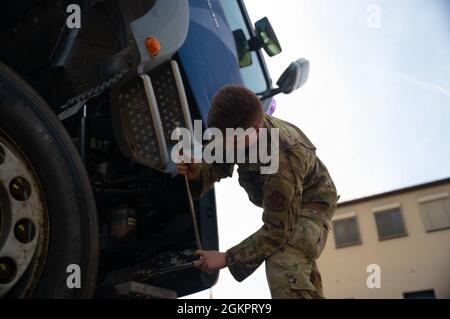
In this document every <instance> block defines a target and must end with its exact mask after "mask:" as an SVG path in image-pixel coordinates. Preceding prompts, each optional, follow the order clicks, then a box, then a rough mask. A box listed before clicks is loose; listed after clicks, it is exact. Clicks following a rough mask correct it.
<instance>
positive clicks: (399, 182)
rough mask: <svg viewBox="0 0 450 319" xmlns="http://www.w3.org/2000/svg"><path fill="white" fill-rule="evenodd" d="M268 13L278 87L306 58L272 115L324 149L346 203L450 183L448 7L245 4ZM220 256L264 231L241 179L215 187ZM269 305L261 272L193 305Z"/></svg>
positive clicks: (407, 1) (382, 1) (354, 0)
mask: <svg viewBox="0 0 450 319" xmlns="http://www.w3.org/2000/svg"><path fill="white" fill-rule="evenodd" d="M245 3H246V6H247V10H248V12H249V15H250V17H251V19H252V21H253V22H255V21H257V20H258V19H260V18H263V17H265V16H267V17H268V18H269V20H270V21H271V24H272V26H273V27H274V29H275V32H276V33H277V36H278V39H279V41H280V43H281V46H282V48H283V52H282V53H281V54H280V55H278V56H275V57H273V58H269V57H267V55H266V56H265V60H266V63H267V65H268V68H269V72H270V74H271V76H272V79H273V82H274V83H276V81H277V79H278V77H279V76H280V75H281V74H282V72H283V71H284V70H285V69H286V68H287V67H288V65H289V64H290V63H291V62H292V61H295V60H297V59H299V58H301V57H303V58H306V59H308V60H309V61H310V63H311V66H310V74H309V80H308V82H307V84H306V85H305V86H303V87H302V88H301V89H300V90H298V91H296V92H294V93H292V94H290V95H280V96H277V97H276V100H277V110H276V111H275V113H274V116H276V117H279V118H281V119H285V120H287V121H289V122H291V123H293V124H295V125H297V126H298V127H300V128H301V129H302V131H303V132H304V133H305V134H306V135H307V136H308V137H309V138H310V139H311V140H312V142H313V143H314V144H315V146H316V147H317V154H318V156H319V157H320V159H321V160H322V161H323V162H324V163H325V165H326V166H327V167H328V170H329V171H330V174H331V176H332V177H333V179H334V181H335V184H336V186H337V189H338V193H339V194H340V195H341V201H343V200H344V201H345V200H350V199H354V198H359V197H363V196H367V195H372V194H377V193H381V192H385V191H389V190H393V189H398V188H402V187H406V186H411V185H415V184H420V183H424V182H429V181H433V180H436V179H441V178H446V177H449V176H450V125H449V124H450V1H449V0H427V1H423V0H396V1H392V0H379V1H366V0H280V1H277V2H276V5H274V3H275V2H274V1H273V0H246V1H245ZM216 201H217V214H218V224H219V238H220V249H221V251H226V250H227V249H228V248H231V247H232V246H234V245H236V244H238V243H239V242H240V241H242V240H243V239H245V238H246V237H248V236H249V235H251V234H252V233H253V232H255V231H256V230H257V229H259V228H260V227H261V226H262V221H261V214H262V209H260V208H258V207H255V206H253V205H252V204H251V203H250V202H249V200H248V197H247V194H246V193H245V191H244V190H243V189H242V188H241V187H240V186H239V184H238V181H237V172H235V175H234V177H233V178H231V179H227V180H223V181H221V182H220V183H219V184H217V185H216ZM211 295H212V297H213V298H225V299H226V298H256V299H258V298H270V293H269V289H268V286H267V282H266V278H265V271H264V265H262V266H261V267H260V268H259V269H258V270H257V271H256V272H255V273H254V274H253V275H252V276H251V277H249V278H247V279H246V280H245V281H244V282H242V283H238V282H236V281H235V280H234V279H233V277H232V276H231V274H230V273H229V271H228V270H227V269H224V270H222V271H221V273H220V277H219V281H218V283H217V285H216V286H214V288H213V289H212V291H205V292H201V293H198V294H195V295H191V296H189V297H188V298H209V297H210V296H211Z"/></svg>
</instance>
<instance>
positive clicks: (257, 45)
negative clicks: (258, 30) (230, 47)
mask: <svg viewBox="0 0 450 319" xmlns="http://www.w3.org/2000/svg"><path fill="white" fill-rule="evenodd" d="M248 46H249V48H250V50H251V51H258V50H259V49H261V48H262V47H264V41H263V40H262V39H261V38H260V37H251V38H250V39H249V40H248Z"/></svg>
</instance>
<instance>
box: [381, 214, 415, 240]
mask: <svg viewBox="0 0 450 319" xmlns="http://www.w3.org/2000/svg"><path fill="white" fill-rule="evenodd" d="M375 222H376V224H377V231H378V238H379V239H380V240H385V239H391V238H397V237H403V236H406V235H407V233H406V229H405V223H404V222H403V217H402V213H401V211H400V208H393V209H390V210H385V211H381V212H376V213H375Z"/></svg>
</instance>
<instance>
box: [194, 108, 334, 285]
mask: <svg viewBox="0 0 450 319" xmlns="http://www.w3.org/2000/svg"><path fill="white" fill-rule="evenodd" d="M264 126H265V127H266V128H268V129H269V130H270V128H278V129H279V137H280V139H279V169H278V172H277V173H275V174H271V175H262V174H261V173H260V167H261V164H247V163H246V164H239V167H238V173H239V184H240V185H241V186H242V187H243V188H244V189H245V190H246V192H247V194H248V196H249V199H250V200H251V201H252V203H254V204H255V205H257V206H259V207H262V208H263V209H264V211H263V215H262V220H263V222H264V225H263V226H262V227H261V228H260V229H259V230H258V231H257V232H255V233H254V234H253V235H251V236H249V237H248V238H247V239H245V240H244V241H242V242H241V243H240V244H238V245H236V246H234V247H233V248H231V249H229V250H228V251H227V252H226V256H227V265H228V268H229V270H230V272H231V274H232V275H233V277H234V278H235V279H236V280H238V281H242V280H244V279H245V278H247V277H248V276H249V275H251V274H252V273H253V272H254V271H255V270H256V269H257V268H258V267H259V266H260V265H261V263H262V262H263V261H264V260H265V259H267V258H269V257H270V256H271V255H272V254H274V253H276V252H277V251H278V250H279V249H282V247H283V246H284V245H285V244H286V243H288V241H289V236H290V233H291V231H292V228H293V223H295V219H296V217H297V216H300V215H303V216H308V217H311V218H313V219H316V220H318V221H320V222H321V223H322V224H323V225H324V226H326V227H329V226H330V220H331V217H332V216H331V215H332V214H333V212H334V207H335V205H336V202H337V194H336V188H335V186H334V183H333V181H332V179H331V177H330V175H329V173H328V171H327V169H326V167H325V166H324V164H323V163H322V162H321V161H320V160H319V158H318V157H317V156H316V153H315V150H316V149H315V147H314V145H313V144H312V143H311V142H310V141H309V139H308V138H307V137H306V136H305V135H304V134H303V132H302V131H301V130H300V129H299V128H297V127H295V126H294V125H292V124H290V123H288V122H285V121H282V120H280V119H277V118H275V117H272V116H269V115H266V116H265V119H264ZM233 170H234V165H233V164H201V174H202V184H201V190H200V189H198V191H197V192H196V193H195V192H194V196H196V197H199V196H201V195H202V194H204V193H206V192H207V191H209V190H210V189H211V188H212V187H213V185H214V183H215V182H218V181H219V180H221V179H222V178H226V177H231V176H232V174H233Z"/></svg>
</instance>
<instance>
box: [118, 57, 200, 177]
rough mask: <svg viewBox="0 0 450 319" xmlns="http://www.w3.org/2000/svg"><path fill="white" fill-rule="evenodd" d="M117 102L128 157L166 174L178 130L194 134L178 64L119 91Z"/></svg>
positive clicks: (121, 140) (170, 64)
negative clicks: (185, 129)
mask: <svg viewBox="0 0 450 319" xmlns="http://www.w3.org/2000/svg"><path fill="white" fill-rule="evenodd" d="M117 100H118V101H119V103H118V107H117V112H115V114H117V116H118V118H117V120H116V121H115V122H116V123H117V124H118V127H117V131H116V132H118V133H119V145H120V148H121V150H122V151H123V152H124V154H125V155H127V156H128V157H130V158H132V159H133V160H134V161H136V162H138V163H141V164H143V165H145V166H148V167H151V168H155V169H158V170H161V171H166V169H167V167H168V165H169V164H170V163H171V161H170V158H169V153H170V149H171V147H172V145H173V144H175V143H176V141H172V140H171V135H172V132H173V131H174V130H175V129H176V128H178V127H184V128H187V129H188V130H190V131H191V132H192V119H191V115H190V111H189V106H188V102H187V98H186V92H185V89H184V86H183V81H182V78H181V73H180V70H179V67H178V64H177V63H176V61H168V62H166V63H164V64H162V65H161V66H159V67H158V68H156V69H155V70H153V71H151V72H150V73H149V74H141V75H140V76H139V77H138V78H136V79H135V80H133V81H131V82H130V83H127V84H126V85H124V86H123V87H122V88H121V89H119V92H118V96H117Z"/></svg>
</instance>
